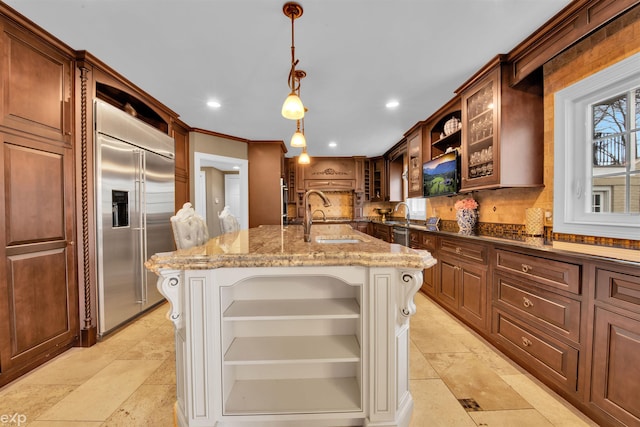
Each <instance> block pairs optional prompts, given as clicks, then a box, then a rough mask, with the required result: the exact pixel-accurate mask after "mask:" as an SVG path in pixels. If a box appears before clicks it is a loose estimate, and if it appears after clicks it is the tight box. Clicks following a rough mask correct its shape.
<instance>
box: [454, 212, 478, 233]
mask: <svg viewBox="0 0 640 427" xmlns="http://www.w3.org/2000/svg"><path fill="white" fill-rule="evenodd" d="M456 221H458V227H460V232H462V233H470V232H472V231H473V229H474V228H475V226H476V222H477V221H478V211H477V210H475V209H459V210H458V211H457V212H456Z"/></svg>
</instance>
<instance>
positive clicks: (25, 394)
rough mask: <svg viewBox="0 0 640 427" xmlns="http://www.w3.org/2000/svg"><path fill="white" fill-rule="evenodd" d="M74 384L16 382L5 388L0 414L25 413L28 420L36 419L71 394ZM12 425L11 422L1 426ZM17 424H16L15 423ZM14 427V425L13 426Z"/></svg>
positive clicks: (1, 399)
mask: <svg viewBox="0 0 640 427" xmlns="http://www.w3.org/2000/svg"><path fill="white" fill-rule="evenodd" d="M75 388H76V386H74V385H66V384H61V385H51V384H46V385H34V384H25V383H22V382H16V383H12V384H10V385H9V387H6V388H5V389H4V390H3V394H2V396H1V397H0V415H8V416H10V417H11V416H13V415H14V414H19V415H24V416H25V417H26V420H27V422H28V423H29V425H31V423H30V421H32V420H35V419H36V418H37V417H38V416H39V415H40V414H42V413H43V412H45V411H46V410H48V409H49V408H51V407H52V406H54V405H55V404H56V403H58V402H59V401H61V400H62V399H64V398H65V397H66V396H68V395H69V394H71V393H72V392H73V390H74V389H75ZM4 425H11V424H10V423H7V424H3V423H1V422H0V426H3V427H4ZM14 426H15V424H14ZM12 427H13V426H12Z"/></svg>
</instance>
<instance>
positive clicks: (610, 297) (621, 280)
mask: <svg viewBox="0 0 640 427" xmlns="http://www.w3.org/2000/svg"><path fill="white" fill-rule="evenodd" d="M596 299H597V300H599V301H603V302H607V303H609V304H613V305H616V306H619V307H622V308H625V309H627V310H631V311H633V312H635V313H640V276H638V275H632V274H626V273H623V272H621V271H611V270H606V269H604V268H600V267H597V268H596Z"/></svg>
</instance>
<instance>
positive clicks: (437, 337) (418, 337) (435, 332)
mask: <svg viewBox="0 0 640 427" xmlns="http://www.w3.org/2000/svg"><path fill="white" fill-rule="evenodd" d="M416 323H417V324H414V323H413V321H412V323H411V332H410V336H411V340H412V341H413V342H414V343H415V345H416V346H417V347H418V348H419V349H420V351H421V352H423V353H458V352H461V353H465V352H469V349H468V348H467V347H465V346H464V344H462V343H461V342H460V340H458V339H457V338H456V337H455V336H454V335H452V334H450V333H448V331H447V329H446V328H444V327H443V326H441V325H440V324H438V323H437V322H431V323H427V322H421V323H419V322H416Z"/></svg>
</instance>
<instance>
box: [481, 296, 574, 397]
mask: <svg viewBox="0 0 640 427" xmlns="http://www.w3.org/2000/svg"><path fill="white" fill-rule="evenodd" d="M492 334H493V335H494V336H496V338H497V341H498V343H499V344H501V345H502V346H504V347H505V349H506V352H507V353H508V354H509V355H511V356H512V357H514V358H515V359H517V360H520V361H522V362H523V363H524V364H526V365H530V366H532V367H533V368H534V370H536V371H538V372H539V373H540V374H541V375H543V376H544V377H546V378H549V379H550V380H552V381H554V382H556V383H557V384H559V385H561V386H562V387H563V388H566V389H567V390H570V391H572V392H575V391H576V390H577V384H578V353H579V352H578V350H577V349H575V348H573V347H571V346H570V345H568V344H566V343H563V342H561V341H559V340H557V339H554V338H552V337H550V336H549V335H547V334H545V333H544V332H541V331H540V330H538V329H536V328H534V327H532V326H530V325H526V324H525V323H521V322H519V321H518V320H516V319H515V318H514V317H512V316H510V315H509V314H508V313H505V312H503V311H501V310H499V309H496V308H494V309H493V325H492Z"/></svg>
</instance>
